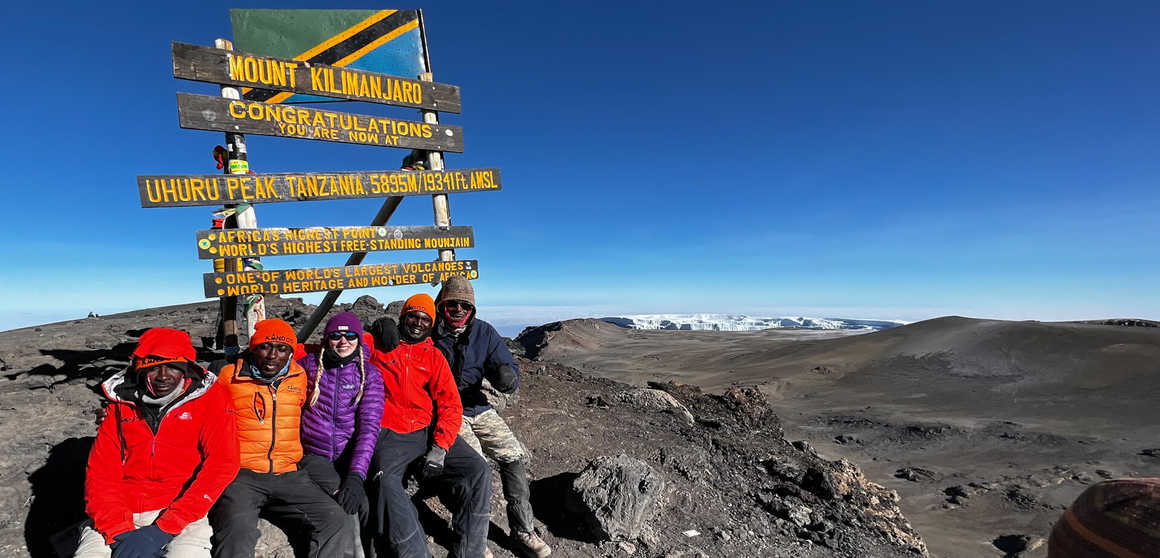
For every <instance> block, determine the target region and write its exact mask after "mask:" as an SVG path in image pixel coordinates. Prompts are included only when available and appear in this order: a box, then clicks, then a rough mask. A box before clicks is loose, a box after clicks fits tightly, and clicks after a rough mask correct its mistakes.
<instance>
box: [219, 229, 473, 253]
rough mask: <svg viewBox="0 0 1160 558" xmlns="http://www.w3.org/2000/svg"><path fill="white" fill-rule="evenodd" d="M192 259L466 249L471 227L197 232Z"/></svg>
mask: <svg viewBox="0 0 1160 558" xmlns="http://www.w3.org/2000/svg"><path fill="white" fill-rule="evenodd" d="M196 236H197V257H198V258H200V259H203V260H211V259H214V258H221V257H228V258H257V257H266V256H301V255H307V254H335V253H341V252H382V251H387V250H440V249H446V248H471V247H473V246H475V234H474V231H472V229H471V227H450V228H447V229H441V228H439V227H432V226H423V227H368V226H359V227H302V228H266V229H230V230H200V231H197V234H196Z"/></svg>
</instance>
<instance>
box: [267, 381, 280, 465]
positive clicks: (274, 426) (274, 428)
mask: <svg viewBox="0 0 1160 558" xmlns="http://www.w3.org/2000/svg"><path fill="white" fill-rule="evenodd" d="M281 384H282V381H281V380H279V381H277V382H275V383H273V384H270V385H269V386H268V387H269V389H270V399H271V400H272V402H271V404H270V406H271V407H273V410H272V411H271V412H270V449H269V450H267V451H266V460H267V461H269V462H270V471H269V472H271V473H273V472H274V446H275V445H276V444H277V443H278V386H279V385H281Z"/></svg>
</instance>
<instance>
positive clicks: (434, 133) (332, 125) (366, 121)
mask: <svg viewBox="0 0 1160 558" xmlns="http://www.w3.org/2000/svg"><path fill="white" fill-rule="evenodd" d="M177 113H178V120H179V122H180V125H181V127H182V128H188V129H193V130H209V131H215V132H232V133H240V134H258V135H262V136H277V137H283V138H298V139H309V140H319V141H333V142H340V143H356V144H361V145H379V146H383V147H402V148H410V149H423V150H428V151H453V152H456V153H462V152H463V129H462V128H460V127H459V126H444V125H441V124H429V123H426V122H412V121H409V120H395V119H393V118H386V117H382V116H372V115H368V114H351V113H348V112H337V111H332V110H320V109H312V108H305V107H301V106H295V105H278V104H271V103H260V102H257V101H238V100H233V99H226V98H222V97H210V96H207V95H193V94H191V93H178V94H177Z"/></svg>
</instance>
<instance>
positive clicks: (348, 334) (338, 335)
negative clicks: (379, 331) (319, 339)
mask: <svg viewBox="0 0 1160 558" xmlns="http://www.w3.org/2000/svg"><path fill="white" fill-rule="evenodd" d="M326 338H327V339H330V340H331V341H338V340H339V339H343V338H346V340H347V341H354V340H355V339H358V332H355V331H332V332H330V333H327V334H326Z"/></svg>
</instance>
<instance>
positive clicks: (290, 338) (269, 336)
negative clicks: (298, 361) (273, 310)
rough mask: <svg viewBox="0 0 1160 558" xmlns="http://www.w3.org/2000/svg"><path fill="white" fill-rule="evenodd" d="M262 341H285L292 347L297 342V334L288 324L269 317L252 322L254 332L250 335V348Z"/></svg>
mask: <svg viewBox="0 0 1160 558" xmlns="http://www.w3.org/2000/svg"><path fill="white" fill-rule="evenodd" d="M262 343H285V344H287V345H290V346H291V347H293V346H295V345H297V344H298V336H297V334H295V333H294V328H292V327H290V324H288V323H286V322H285V321H283V320H279V319H278V318H270V319H268V320H262V321H260V322H258V323H256V324H254V334H253V335H251V336H250V348H251V349H253V348H254V347H257V346H258V345H261V344H262Z"/></svg>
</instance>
